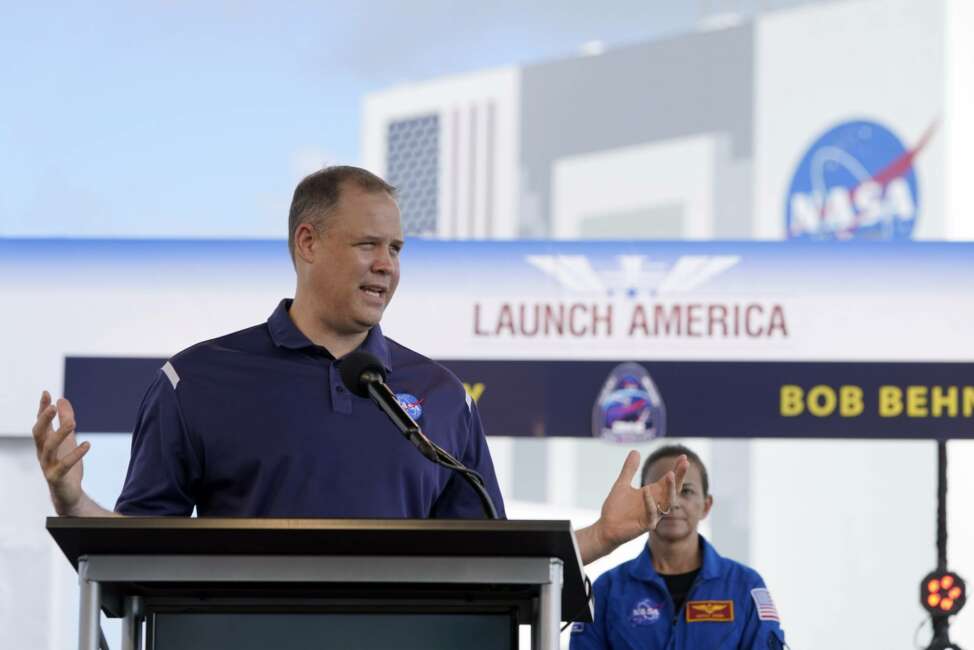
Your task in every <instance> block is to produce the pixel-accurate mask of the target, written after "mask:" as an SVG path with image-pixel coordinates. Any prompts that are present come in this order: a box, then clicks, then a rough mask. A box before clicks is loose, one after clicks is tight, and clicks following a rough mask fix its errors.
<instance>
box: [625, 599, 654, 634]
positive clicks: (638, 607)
mask: <svg viewBox="0 0 974 650" xmlns="http://www.w3.org/2000/svg"><path fill="white" fill-rule="evenodd" d="M660 609H662V606H661V604H660V603H657V602H655V601H653V600H650V599H649V598H644V599H643V600H640V601H639V602H637V603H636V604H635V605H634V606H633V608H632V612H630V614H629V622H630V623H631V624H632V625H635V626H639V627H642V626H645V625H652V624H653V623H655V622H656V621H658V620H659V618H660Z"/></svg>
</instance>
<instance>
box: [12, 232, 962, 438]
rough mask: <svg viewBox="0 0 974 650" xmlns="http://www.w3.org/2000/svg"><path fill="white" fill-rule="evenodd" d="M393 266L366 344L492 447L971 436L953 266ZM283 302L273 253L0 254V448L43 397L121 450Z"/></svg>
mask: <svg viewBox="0 0 974 650" xmlns="http://www.w3.org/2000/svg"><path fill="white" fill-rule="evenodd" d="M401 265H402V279H401V282H400V285H399V289H398V291H397V293H396V296H395V298H394V300H393V301H392V304H391V305H390V307H389V308H388V310H387V311H386V314H385V317H384V318H383V322H382V327H383V331H384V332H385V333H386V335H387V336H390V337H392V338H394V339H396V340H397V341H399V342H400V343H403V344H404V345H407V346H409V347H411V348H413V349H415V350H418V351H420V352H422V353H423V354H426V355H427V356H429V357H431V358H434V359H439V360H443V361H444V362H445V363H446V365H448V366H449V367H450V368H452V369H453V370H454V372H456V373H457V375H458V376H459V377H460V378H461V379H462V380H463V381H464V382H465V383H467V384H468V387H469V390H470V392H471V395H472V396H473V397H475V398H476V399H477V401H478V404H479V406H480V409H481V412H482V415H483V418H484V420H485V424H486V425H487V426H488V428H489V431H490V432H491V433H492V434H502V435H522V436H540V435H547V436H556V435H557V436H591V435H598V436H601V437H605V438H607V439H615V440H639V439H646V438H649V437H653V436H658V435H681V436H754V437H760V436H803V437H805V436H808V437H811V436H852V437H864V438H871V437H887V438H888V437H934V436H948V435H949V436H971V435H974V425H972V413H971V410H972V408H974V407H972V388H971V387H972V386H974V375H972V370H971V369H972V367H974V365H972V364H974V346H971V345H970V341H969V336H970V323H971V322H974V296H972V295H971V292H970V288H971V287H972V286H974V244H970V243H940V242H904V243H889V242H875V243H869V242H845V243H823V242H813V241H807V242H796V241H791V242H780V241H777V242H737V241H715V242H702V241H701V242H695V241H679V242H640V241H524V240H518V241H457V242H455V241H434V240H410V241H408V242H407V245H406V247H405V249H404V251H403V253H402V258H401ZM293 290H294V275H293V268H292V265H291V261H290V259H289V258H288V253H287V247H286V244H285V242H283V241H165V240H112V241H106V240H12V239H0V305H3V306H4V313H5V315H6V316H7V318H6V319H5V320H4V333H5V337H4V339H5V345H4V352H3V358H4V366H5V372H4V373H3V375H2V378H0V434H3V435H29V424H30V422H31V421H32V420H33V414H34V412H35V409H36V403H37V398H38V395H39V394H40V391H41V390H43V389H45V388H46V389H49V390H51V391H52V392H54V393H58V392H59V389H60V391H61V392H63V393H65V394H66V395H67V396H68V397H69V398H72V399H73V400H75V402H76V407H77V410H78V421H79V425H80V426H81V428H82V430H84V431H91V432H94V431H129V430H130V429H131V426H132V422H133V419H134V413H135V410H136V409H137V407H138V403H139V400H140V398H141V395H142V392H143V391H144V389H145V387H146V386H147V384H148V383H149V378H150V377H151V376H152V373H153V372H155V370H156V369H157V368H158V367H159V365H161V362H162V360H163V359H166V358H168V357H170V356H171V355H173V354H175V353H176V352H178V351H179V350H181V349H184V348H186V347H188V346H190V345H192V344H193V343H195V342H197V341H200V340H206V339H210V338H213V337H216V336H220V335H222V334H225V333H227V332H232V331H236V330H240V329H243V328H245V327H248V326H250V325H253V324H255V323H260V322H263V321H265V320H266V318H267V316H268V315H269V314H270V313H271V311H273V309H274V307H275V306H276V305H277V303H278V302H279V301H280V299H281V298H284V297H287V296H290V295H293ZM62 378H63V381H64V383H63V384H62V385H60V386H59V385H58V382H59V380H61V379H62ZM391 380H392V381H393V382H394V380H395V377H394V376H393V377H392V378H391ZM418 397H420V398H421V397H422V396H418Z"/></svg>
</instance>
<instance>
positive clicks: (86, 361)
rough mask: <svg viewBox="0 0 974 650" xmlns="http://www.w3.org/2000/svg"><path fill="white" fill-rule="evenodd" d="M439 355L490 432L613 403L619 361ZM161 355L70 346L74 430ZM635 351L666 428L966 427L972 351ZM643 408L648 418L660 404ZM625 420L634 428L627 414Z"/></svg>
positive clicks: (542, 424)
mask: <svg viewBox="0 0 974 650" xmlns="http://www.w3.org/2000/svg"><path fill="white" fill-rule="evenodd" d="M440 362H441V363H443V364H444V365H445V366H447V367H448V368H450V369H451V370H452V371H453V372H454V373H455V374H456V375H457V376H458V377H460V379H461V380H462V381H463V382H464V384H465V385H466V386H467V389H468V392H469V393H470V394H471V396H472V397H473V398H474V399H476V400H477V405H478V407H479V410H480V414H481V418H482V419H483V422H484V426H485V428H486V430H487V432H488V433H489V434H492V435H504V436H533V437H555V436H564V437H591V436H593V435H597V434H598V433H599V432H600V431H599V429H600V425H604V424H605V418H604V417H603V416H604V415H605V414H606V413H612V411H611V408H615V407H620V405H619V404H618V403H616V402H617V401H618V400H616V402H613V403H612V404H610V405H608V406H607V401H606V399H605V396H606V394H607V391H608V392H610V393H611V392H612V390H611V389H612V387H611V386H609V388H608V389H607V380H608V379H609V378H610V375H611V374H612V373H613V371H614V370H615V369H617V368H618V367H619V365H620V363H622V362H621V361H532V360H519V359H517V360H490V361H485V360H441V361H440ZM163 363H165V359H146V358H121V357H111V358H109V357H68V358H67V359H66V360H65V379H64V393H65V396H66V397H67V398H68V399H70V400H71V401H72V402H73V404H74V406H75V409H76V411H77V413H78V430H79V432H82V433H116V432H117V433H122V432H124V433H129V432H131V431H132V428H133V427H134V424H135V417H136V412H137V410H138V405H139V403H140V401H141V399H142V396H143V393H144V392H145V389H146V388H147V387H148V385H149V383H150V382H151V381H152V378H153V377H154V375H155V373H156V371H158V369H159V368H160V367H161V366H162V364H163ZM635 363H637V364H638V366H640V367H641V368H642V370H644V371H645V375H646V377H648V378H649V381H650V382H651V384H652V385H653V386H654V388H655V389H656V391H657V392H658V399H659V401H660V402H661V403H662V404H661V405H656V406H663V407H665V418H661V419H660V424H661V429H665V430H663V431H662V433H663V434H665V435H666V436H673V437H714V438H744V437H753V438H876V439H883V438H974V363H934V362H929V363H928V362H923V363H873V362H793V361H746V362H745V361H729V362H723V361H636V362H635ZM608 383H610V384H611V382H608ZM637 401H638V400H637ZM650 401H652V400H650ZM625 406H626V405H625V404H623V405H622V406H621V407H620V408H622V409H623V410H622V411H620V413H621V412H623V411H624V407H625ZM644 414H652V417H651V418H650V419H651V420H652V419H654V418H656V417H657V415H658V412H657V411H653V410H652V409H646V410H645V411H644ZM613 417H615V416H614V415H610V416H609V419H612V418H613ZM664 420H665V427H664V426H662V423H663V421H664ZM627 426H629V427H630V429H627V430H626V433H631V431H632V427H635V426H636V425H633V424H630V425H627ZM643 437H645V436H643ZM630 438H639V435H638V433H636V434H632V436H630Z"/></svg>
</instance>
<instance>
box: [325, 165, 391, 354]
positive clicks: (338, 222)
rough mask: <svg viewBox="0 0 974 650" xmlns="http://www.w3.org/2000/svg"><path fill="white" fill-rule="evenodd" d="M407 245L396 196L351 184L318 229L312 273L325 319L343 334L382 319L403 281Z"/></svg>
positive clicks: (363, 330)
mask: <svg viewBox="0 0 974 650" xmlns="http://www.w3.org/2000/svg"><path fill="white" fill-rule="evenodd" d="M402 246H403V235H402V225H401V224H400V222H399V207H398V206H397V205H396V202H395V200H394V199H393V198H392V197H391V196H389V195H388V194H386V193H385V192H366V191H364V190H362V189H361V188H359V187H358V186H356V185H355V184H352V183H347V184H345V186H344V187H342V191H341V198H340V200H339V202H338V205H337V206H335V208H334V209H333V210H332V212H331V213H330V214H329V215H328V216H327V217H326V218H325V221H324V224H323V225H322V226H321V227H319V228H318V241H317V242H316V244H315V246H314V258H313V260H312V261H311V264H310V270H309V275H308V282H309V284H310V287H309V288H310V289H311V292H312V295H313V298H312V299H313V300H314V302H315V304H316V306H317V310H316V311H317V312H318V314H317V315H318V318H319V319H320V320H321V322H322V323H323V324H324V325H325V326H326V327H328V328H329V329H330V330H332V331H333V332H335V333H336V334H339V335H343V336H347V335H354V334H360V333H362V332H365V331H367V330H368V329H369V328H371V327H372V326H373V325H375V324H377V323H378V322H379V320H380V319H381V318H382V312H383V311H385V308H386V305H388V304H389V301H390V300H392V294H394V293H395V291H396V287H397V286H398V285H399V252H400V250H401V249H402Z"/></svg>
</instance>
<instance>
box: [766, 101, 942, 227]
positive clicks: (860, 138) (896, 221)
mask: <svg viewBox="0 0 974 650" xmlns="http://www.w3.org/2000/svg"><path fill="white" fill-rule="evenodd" d="M935 126H936V124H933V125H931V126H930V127H929V128H928V129H927V130H926V132H925V133H924V134H923V135H922V136H921V137H920V139H919V140H918V141H917V142H916V144H915V145H914V146H913V147H912V148H907V147H906V146H905V145H904V144H903V142H902V141H901V139H900V138H899V137H898V136H897V135H896V134H894V133H893V131H892V130H890V129H888V128H887V127H885V126H883V125H882V124H880V123H878V122H873V121H868V120H858V121H851V122H844V123H842V124H839V125H837V126H834V127H832V128H831V129H829V130H828V131H826V132H825V133H824V134H822V135H821V136H820V137H819V138H818V139H817V140H816V141H815V142H814V144H812V146H811V147H809V149H808V151H807V152H806V153H805V156H804V157H803V158H802V159H801V162H800V163H799V164H798V168H797V169H796V170H795V173H794V176H793V177H792V180H791V187H790V188H789V190H788V197H787V200H786V205H785V220H786V228H787V233H788V235H787V236H788V238H789V239H805V240H847V239H865V240H905V239H910V237H911V236H912V234H913V229H914V226H915V224H916V220H917V215H918V213H919V206H920V196H919V190H918V189H917V174H916V170H915V169H914V162H915V160H916V157H917V155H919V153H920V152H921V151H922V150H923V148H924V147H925V146H926V144H927V142H928V140H929V139H930V136H931V135H932V134H933V131H934V128H935Z"/></svg>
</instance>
